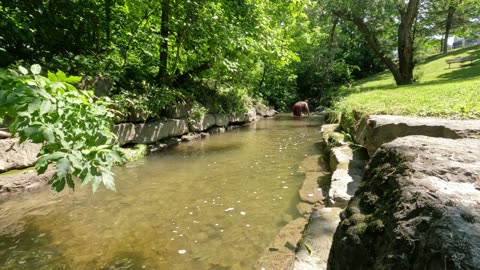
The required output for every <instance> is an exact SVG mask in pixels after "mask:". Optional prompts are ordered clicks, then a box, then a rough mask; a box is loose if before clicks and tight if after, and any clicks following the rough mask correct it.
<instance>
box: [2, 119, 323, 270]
mask: <svg viewBox="0 0 480 270" xmlns="http://www.w3.org/2000/svg"><path fill="white" fill-rule="evenodd" d="M321 123H322V121H321V119H320V118H319V117H308V118H302V119H294V118H293V117H291V116H289V115H280V116H277V117H275V118H273V119H267V120H262V121H259V122H256V123H253V124H251V125H249V126H245V127H242V128H239V129H236V130H233V131H230V132H227V133H223V134H214V135H212V136H210V137H207V138H206V139H203V140H199V141H193V142H189V143H182V144H180V145H177V146H175V147H172V148H170V149H168V150H167V151H164V152H161V153H158V154H153V155H150V156H148V157H147V158H146V159H144V160H141V161H138V162H132V163H128V164H126V165H123V166H119V167H116V168H115V170H114V172H115V174H116V179H115V180H116V185H117V191H116V192H111V191H107V190H105V189H103V188H100V189H99V190H98V191H97V192H96V193H94V194H92V191H91V189H90V188H89V187H83V188H78V189H77V190H75V191H71V190H68V191H64V192H61V193H60V194H53V193H52V192H51V191H50V190H49V189H48V188H44V189H41V190H38V191H36V192H30V193H24V194H21V195H19V196H16V197H14V198H11V199H9V200H4V201H3V202H0V269H2V270H3V269H5V270H6V269H8V270H10V269H252V268H253V266H254V264H255V262H256V261H257V260H258V259H259V258H260V256H261V255H262V253H263V252H264V251H265V249H266V248H268V245H269V244H270V242H271V241H272V240H273V239H274V238H275V236H276V234H277V233H278V232H279V231H280V230H281V228H282V227H284V226H285V225H286V224H287V223H288V222H289V221H291V220H293V219H295V218H296V217H298V216H299V213H298V211H297V209H296V205H297V203H298V202H299V195H298V190H299V189H300V188H301V186H302V181H303V179H304V174H303V173H299V172H297V171H298V169H299V166H300V164H301V162H302V161H303V159H304V158H305V157H307V156H312V155H318V154H319V151H320V150H319V149H318V148H317V147H315V144H316V143H317V142H318V141H319V140H320V125H321Z"/></svg>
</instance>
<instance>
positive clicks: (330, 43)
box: [328, 17, 339, 48]
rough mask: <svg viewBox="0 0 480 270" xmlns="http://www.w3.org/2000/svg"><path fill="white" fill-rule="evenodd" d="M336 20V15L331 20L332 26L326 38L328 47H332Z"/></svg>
mask: <svg viewBox="0 0 480 270" xmlns="http://www.w3.org/2000/svg"><path fill="white" fill-rule="evenodd" d="M338 21H339V19H338V17H335V19H334V20H333V25H332V28H330V37H329V39H328V45H329V47H330V48H332V47H333V42H334V41H335V28H337V25H338Z"/></svg>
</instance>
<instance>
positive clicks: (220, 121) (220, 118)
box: [214, 114, 228, 127]
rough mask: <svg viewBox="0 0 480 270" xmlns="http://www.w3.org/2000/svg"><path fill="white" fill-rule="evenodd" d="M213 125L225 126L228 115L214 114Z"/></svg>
mask: <svg viewBox="0 0 480 270" xmlns="http://www.w3.org/2000/svg"><path fill="white" fill-rule="evenodd" d="M214 117H215V126H217V127H226V126H228V115H226V114H214Z"/></svg>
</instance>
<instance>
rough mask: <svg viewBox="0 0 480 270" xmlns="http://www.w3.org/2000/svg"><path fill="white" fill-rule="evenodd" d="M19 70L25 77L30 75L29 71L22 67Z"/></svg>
mask: <svg viewBox="0 0 480 270" xmlns="http://www.w3.org/2000/svg"><path fill="white" fill-rule="evenodd" d="M18 70H19V71H20V72H21V73H22V74H23V75H27V74H28V70H27V69H26V68H24V67H22V66H19V67H18Z"/></svg>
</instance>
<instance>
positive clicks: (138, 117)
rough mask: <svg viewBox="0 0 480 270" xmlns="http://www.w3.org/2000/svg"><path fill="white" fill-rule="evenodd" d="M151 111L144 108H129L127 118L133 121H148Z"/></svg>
mask: <svg viewBox="0 0 480 270" xmlns="http://www.w3.org/2000/svg"><path fill="white" fill-rule="evenodd" d="M149 116H150V113H149V112H147V111H143V110H136V109H129V110H128V115H127V120H128V122H131V123H140V122H145V121H147V119H148V117H149Z"/></svg>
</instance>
